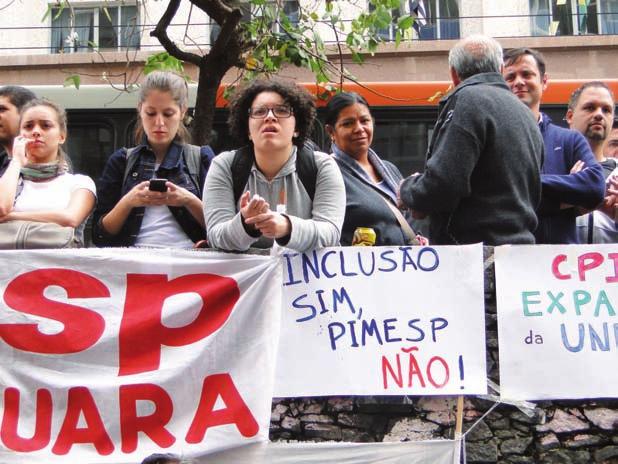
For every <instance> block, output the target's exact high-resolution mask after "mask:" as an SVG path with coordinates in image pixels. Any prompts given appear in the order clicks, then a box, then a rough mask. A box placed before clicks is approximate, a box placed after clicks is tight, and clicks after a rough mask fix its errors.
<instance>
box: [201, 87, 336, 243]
mask: <svg viewBox="0 0 618 464" xmlns="http://www.w3.org/2000/svg"><path fill="white" fill-rule="evenodd" d="M314 118H315V106H314V104H313V100H312V98H311V96H310V95H309V93H308V92H307V91H306V90H304V89H303V88H301V87H299V86H297V85H295V84H294V83H290V82H286V81H282V80H256V81H253V82H251V83H250V84H249V85H247V86H246V87H244V88H242V89H240V90H238V91H237V92H236V94H235V96H234V98H233V99H232V101H231V103H230V117H229V125H230V129H231V132H232V134H233V135H234V136H236V137H237V139H238V140H239V141H240V142H241V143H243V144H247V146H245V147H243V148H241V149H239V150H234V151H229V152H224V153H221V154H220V155H219V156H217V158H215V159H214V160H213V163H212V167H211V169H210V171H209V172H208V176H207V177H206V185H205V187H204V216H205V218H206V224H207V228H208V240H209V243H210V245H212V246H213V247H215V248H220V249H224V250H247V249H248V248H249V247H251V246H255V247H259V248H267V247H270V246H272V244H273V241H276V242H277V243H278V244H279V245H282V246H286V247H288V248H291V249H294V250H298V251H304V250H308V249H311V248H319V247H326V246H334V245H338V244H339V235H340V232H341V224H342V222H343V215H344V209H345V206H344V198H345V191H344V187H343V180H342V179H341V174H340V173H339V170H338V169H337V166H336V165H335V162H334V160H333V159H332V158H331V157H330V156H328V155H327V154H325V153H321V152H317V151H313V150H312V149H310V148H309V146H307V145H306V144H305V140H306V139H307V137H308V135H309V133H310V131H311V128H312V125H313V120H314Z"/></svg>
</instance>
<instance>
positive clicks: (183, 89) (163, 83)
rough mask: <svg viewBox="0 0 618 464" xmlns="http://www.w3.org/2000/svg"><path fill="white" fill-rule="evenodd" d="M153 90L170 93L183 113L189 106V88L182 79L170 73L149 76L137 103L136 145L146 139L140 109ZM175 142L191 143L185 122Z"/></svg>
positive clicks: (155, 73)
mask: <svg viewBox="0 0 618 464" xmlns="http://www.w3.org/2000/svg"><path fill="white" fill-rule="evenodd" d="M152 90H158V91H159V92H166V93H169V94H170V95H171V97H172V99H173V100H174V102H175V103H176V104H177V105H178V106H179V107H180V109H181V111H184V110H186V109H187V108H188V106H189V87H188V86H187V82H186V81H185V80H184V79H183V78H182V77H180V76H179V75H178V74H174V73H172V72H168V71H154V72H151V73H150V74H148V75H147V76H146V80H144V82H143V83H142V85H141V87H140V91H139V97H138V103H137V111H138V118H137V124H136V125H135V143H137V144H140V143H142V139H143V138H144V126H143V124H142V118H141V117H139V109H140V107H141V106H142V104H143V103H144V101H146V98H148V94H149V93H150V92H151V91H152ZM174 140H177V141H179V142H181V143H190V142H191V133H190V132H189V129H187V126H185V124H184V122H183V121H180V125H179V126H178V132H176V136H175V137H174Z"/></svg>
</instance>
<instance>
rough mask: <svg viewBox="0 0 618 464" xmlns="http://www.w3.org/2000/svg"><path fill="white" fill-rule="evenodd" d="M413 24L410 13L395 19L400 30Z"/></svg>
mask: <svg viewBox="0 0 618 464" xmlns="http://www.w3.org/2000/svg"><path fill="white" fill-rule="evenodd" d="M413 24H414V18H413V17H412V16H410V15H405V16H402V17H401V18H399V19H398V20H397V27H398V28H399V29H402V30H406V29H410V28H411V27H412V25H413Z"/></svg>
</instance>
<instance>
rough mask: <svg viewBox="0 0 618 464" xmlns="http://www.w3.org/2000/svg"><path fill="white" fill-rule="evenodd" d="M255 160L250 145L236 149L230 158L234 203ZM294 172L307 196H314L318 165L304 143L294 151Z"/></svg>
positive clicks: (239, 195) (238, 197)
mask: <svg viewBox="0 0 618 464" xmlns="http://www.w3.org/2000/svg"><path fill="white" fill-rule="evenodd" d="M254 162H255V153H254V152H253V149H252V148H251V147H250V146H244V147H242V148H239V149H238V150H236V153H235V154H234V159H233V160H232V166H231V171H232V182H233V184H234V203H238V200H239V199H240V197H241V195H242V193H243V190H244V189H245V186H246V185H247V181H248V180H249V174H250V173H251V167H252V166H253V163H254ZM296 174H297V175H298V178H299V179H300V182H301V183H302V184H303V187H305V190H306V191H307V194H308V195H309V198H311V201H313V197H314V196H315V183H316V180H317V177H318V167H317V165H316V164H315V155H314V152H313V150H312V149H311V147H309V146H308V145H304V146H303V147H302V148H300V149H298V150H297V151H296Z"/></svg>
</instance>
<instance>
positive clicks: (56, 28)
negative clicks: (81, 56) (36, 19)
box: [51, 4, 140, 53]
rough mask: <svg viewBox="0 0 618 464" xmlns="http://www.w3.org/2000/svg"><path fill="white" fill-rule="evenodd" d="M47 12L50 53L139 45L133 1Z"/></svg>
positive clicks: (129, 47)
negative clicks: (50, 23)
mask: <svg viewBox="0 0 618 464" xmlns="http://www.w3.org/2000/svg"><path fill="white" fill-rule="evenodd" d="M59 13H60V14H59ZM51 16H52V35H51V50H52V53H74V52H86V51H92V50H93V49H95V48H96V49H97V50H102V51H104V50H125V49H137V48H139V44H140V30H139V27H138V25H139V21H138V12H137V6H136V5H124V4H122V5H118V6H95V7H89V8H73V9H71V8H64V9H62V11H61V12H60V11H59V10H58V9H54V10H52V15H51Z"/></svg>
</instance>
